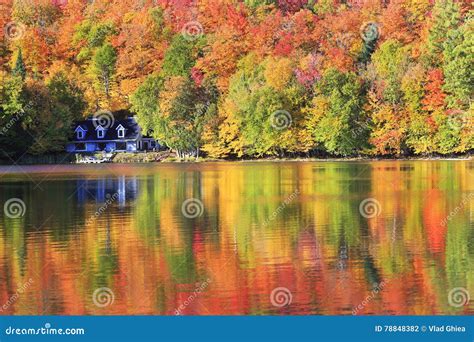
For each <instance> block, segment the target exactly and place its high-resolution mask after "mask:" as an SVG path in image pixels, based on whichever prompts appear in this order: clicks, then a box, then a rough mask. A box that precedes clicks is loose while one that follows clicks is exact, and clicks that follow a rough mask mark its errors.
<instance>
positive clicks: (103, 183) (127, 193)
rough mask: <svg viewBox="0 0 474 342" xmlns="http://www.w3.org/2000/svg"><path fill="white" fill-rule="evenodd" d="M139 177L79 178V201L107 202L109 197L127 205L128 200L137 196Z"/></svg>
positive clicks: (81, 203)
mask: <svg viewBox="0 0 474 342" xmlns="http://www.w3.org/2000/svg"><path fill="white" fill-rule="evenodd" d="M137 193H138V180H137V177H125V176H119V177H103V178H99V179H80V180H77V202H78V204H80V205H85V204H86V203H90V202H95V203H97V204H102V203H105V201H107V200H108V199H111V200H112V201H114V202H116V203H117V204H118V206H119V207H122V208H123V207H125V204H126V202H127V201H128V202H130V201H133V200H135V199H136V198H137Z"/></svg>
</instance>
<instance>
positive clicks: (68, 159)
mask: <svg viewBox="0 0 474 342" xmlns="http://www.w3.org/2000/svg"><path fill="white" fill-rule="evenodd" d="M80 155H81V154H74V153H62V154H56V155H44V156H28V158H27V159H26V160H21V159H20V160H19V161H16V162H15V163H12V162H11V160H0V166H39V165H90V164H87V163H86V164H84V163H80V162H78V158H77V157H78V156H80ZM163 155H167V156H166V158H163ZM114 159H116V160H112V161H111V162H108V163H107V164H122V165H125V164H203V163H268V162H276V163H284V162H376V161H468V160H474V154H473V153H471V152H470V153H467V154H462V155H450V156H438V155H435V156H403V157H391V156H374V157H299V158H272V157H266V158H255V159H212V158H199V159H198V160H196V159H194V158H189V159H184V160H182V159H181V160H179V159H177V158H175V157H173V156H170V153H169V152H148V153H123V154H122V153H121V154H117V155H116V156H115V158H114Z"/></svg>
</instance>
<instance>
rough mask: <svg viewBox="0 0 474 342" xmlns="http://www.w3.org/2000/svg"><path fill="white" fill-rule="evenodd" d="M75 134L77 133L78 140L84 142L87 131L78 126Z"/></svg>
mask: <svg viewBox="0 0 474 342" xmlns="http://www.w3.org/2000/svg"><path fill="white" fill-rule="evenodd" d="M75 132H76V136H77V140H82V139H84V138H85V137H86V132H87V130H85V129H84V128H82V127H81V126H77V128H76V130H75Z"/></svg>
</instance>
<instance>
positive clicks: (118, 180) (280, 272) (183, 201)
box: [0, 160, 474, 315]
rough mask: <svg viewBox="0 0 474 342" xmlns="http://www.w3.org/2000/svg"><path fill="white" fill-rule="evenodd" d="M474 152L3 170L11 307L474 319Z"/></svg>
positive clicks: (0, 200)
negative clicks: (447, 157) (458, 156)
mask: <svg viewBox="0 0 474 342" xmlns="http://www.w3.org/2000/svg"><path fill="white" fill-rule="evenodd" d="M473 172H474V161H473V160H459V161H379V162H350V161H348V162H333V161H328V162H235V163H233V162H225V163H202V164H177V163H170V164H134V165H116V164H102V165H66V166H64V165H62V166H28V167H19V166H15V167H1V168H0V205H1V207H0V210H1V211H0V314H3V315H6V314H8V315H11V314H14V315H53V314H54V315H56V314H58V315H119V314H122V315H178V314H179V315H266V314H269V315H353V314H355V315H373V314H389V315H392V314H396V315H402V314H403V315H431V314H436V315H438V314H449V315H461V314H474V304H473V301H472V298H474V271H473V270H474V210H473V209H474V182H473Z"/></svg>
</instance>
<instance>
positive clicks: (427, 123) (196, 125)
mask: <svg viewBox="0 0 474 342" xmlns="http://www.w3.org/2000/svg"><path fill="white" fill-rule="evenodd" d="M471 6H472V5H471V1H469V0H462V1H453V0H391V1H388V0H386V1H378V0H377V1H376V0H346V1H344V0H244V1H237V0H196V1H192V0H112V1H108V0H89V1H86V0H0V27H2V29H3V30H2V33H3V35H2V36H1V37H0V156H2V157H4V158H5V157H10V158H13V157H12V156H17V155H20V154H24V153H28V154H32V155H41V154H46V153H55V152H60V151H63V150H64V145H65V143H66V142H67V140H68V139H69V137H70V134H71V126H72V123H73V122H74V121H75V120H79V119H81V118H84V117H87V116H90V115H102V114H101V113H104V112H106V113H113V116H114V117H117V118H119V117H123V116H129V115H136V118H137V120H138V122H139V124H140V125H141V127H142V128H143V130H144V131H146V132H148V133H149V134H151V135H153V137H155V138H156V139H158V140H159V141H160V142H162V143H163V145H165V146H166V147H167V148H169V149H172V150H173V151H175V152H177V153H178V155H181V154H183V153H184V154H192V155H202V156H206V157H209V158H232V159H235V158H260V157H296V156H338V157H352V156H391V157H392V156H406V155H422V156H426V155H453V154H464V153H469V152H470V151H472V150H473V148H474V115H473V114H474V105H473V103H472V95H473V93H474V92H473V88H474V73H473V70H474V69H473V68H472V66H473V64H474V35H473V28H474V26H473V14H474V12H473V10H472V7H471Z"/></svg>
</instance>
